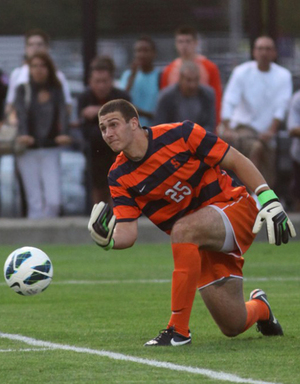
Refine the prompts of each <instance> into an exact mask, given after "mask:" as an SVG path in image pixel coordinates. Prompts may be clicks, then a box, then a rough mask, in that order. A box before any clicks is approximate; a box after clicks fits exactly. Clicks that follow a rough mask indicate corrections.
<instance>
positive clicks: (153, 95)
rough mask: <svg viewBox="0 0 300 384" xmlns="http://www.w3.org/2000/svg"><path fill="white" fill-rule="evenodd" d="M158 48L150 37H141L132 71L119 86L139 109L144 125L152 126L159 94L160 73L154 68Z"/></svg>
mask: <svg viewBox="0 0 300 384" xmlns="http://www.w3.org/2000/svg"><path fill="white" fill-rule="evenodd" d="M155 57H156V46H155V43H154V41H153V40H152V39H151V38H150V37H148V36H142V37H140V38H139V39H138V40H137V41H136V42H135V44H134V58H133V62H132V64H131V69H127V70H126V71H125V72H124V73H123V75H122V76H121V79H120V82H119V85H120V87H121V88H122V89H124V90H126V91H127V92H128V93H129V94H130V96H131V100H132V103H133V104H134V105H135V107H136V108H137V110H138V112H139V115H140V121H141V124H142V125H147V126H148V125H152V123H153V113H154V110H155V107H156V102H157V98H158V93H159V83H160V71H159V70H158V69H157V68H155V67H154V59H155Z"/></svg>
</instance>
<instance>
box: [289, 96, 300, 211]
mask: <svg viewBox="0 0 300 384" xmlns="http://www.w3.org/2000/svg"><path fill="white" fill-rule="evenodd" d="M287 128H288V130H289V132H290V135H291V136H292V138H293V140H292V147H291V157H292V159H293V168H294V175H293V188H292V193H293V198H294V202H295V206H294V209H295V211H297V212H299V211H300V91H298V92H296V93H295V94H294V96H293V98H292V102H291V106H290V109H289V114H288V120H287Z"/></svg>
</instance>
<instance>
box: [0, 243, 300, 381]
mask: <svg viewBox="0 0 300 384" xmlns="http://www.w3.org/2000/svg"><path fill="white" fill-rule="evenodd" d="M40 248H42V249H43V250H44V251H45V252H46V253H48V255H49V256H50V258H51V260H52V262H53V265H54V280H53V283H52V284H51V285H50V287H49V288H48V289H47V290H46V291H45V292H43V293H42V294H40V295H37V296H33V297H23V296H19V295H17V294H16V293H14V292H13V291H11V290H10V289H9V288H8V287H7V286H6V284H5V283H4V278H3V277H2V279H1V284H0V319H1V320H0V324H1V325H0V332H3V333H10V334H19V335H24V336H28V337H32V338H35V339H38V340H45V341H50V342H52V343H59V344H67V345H71V346H76V347H83V348H91V349H96V350H106V351H111V352H117V353H122V354H126V355H130V356H135V357H140V358H145V359H153V360H157V361H162V362H171V363H174V364H180V365H185V366H192V367H198V368H204V369H211V370H214V371H218V372H220V371H222V372H226V373H231V374H235V375H238V376H240V377H243V378H251V379H253V380H261V381H269V382H278V383H284V384H293V383H295V384H298V383H299V382H300V374H299V365H300V357H299V356H300V348H299V346H300V336H299V335H300V324H299V319H300V289H299V288H300V286H299V285H300V278H299V271H300V255H299V251H300V243H299V242H293V243H290V244H288V245H285V246H281V247H275V246H270V245H269V244H264V243H255V244H254V245H253V246H252V248H251V250H250V251H249V252H248V253H247V255H246V263H245V267H244V274H245V277H246V278H247V279H246V281H245V283H244V292H245V297H246V298H248V296H249V293H250V291H251V290H252V289H254V288H262V289H264V290H266V292H267V293H268V297H269V299H270V302H271V304H272V308H273V309H274V312H275V314H276V316H277V317H278V319H279V320H280V322H281V324H282V326H283V328H284V331H285V336H284V337H281V338H266V337H263V336H262V335H261V334H259V333H257V332H256V330H255V327H252V328H251V329H250V330H249V331H247V332H246V333H244V334H242V335H239V336H238V337H237V338H234V339H229V338H226V337H225V336H223V335H222V334H221V332H220V331H219V330H218V328H217V326H216V325H215V324H214V322H213V320H212V319H211V317H210V315H209V313H208V311H207V309H206V308H205V306H204V305H203V302H202V300H201V298H200V295H197V296H196V300H195V304H194V308H193V312H192V316H191V322H190V326H191V330H192V333H193V343H192V345H190V346H186V347H182V348H171V347H169V348H144V347H143V343H144V342H146V341H148V339H150V338H152V337H153V336H156V334H157V333H158V331H159V330H160V329H162V328H164V327H165V326H166V324H167V321H168V318H169V315H170V290H171V283H170V280H171V276H172V268H173V261H172V255H171V250H170V246H169V245H168V244H162V245H136V246H134V248H131V249H128V250H124V251H111V252H104V251H102V250H101V249H99V248H98V247H97V246H96V245H90V246H87V245H82V246H69V245H65V246H63V245H61V246H56V245H53V246H52V245H45V246H42V247H40ZM13 249H14V247H9V246H2V247H0V263H1V265H3V264H4V261H5V259H6V257H7V255H8V254H9V253H10V252H11V251H12V250H13ZM264 278H266V279H264ZM152 279H157V280H160V279H161V280H168V282H160V283H150V282H145V281H141V280H152ZM69 281H94V282H95V283H94V284H64V282H69ZM106 281H114V282H113V283H111V284H106V283H105V282H106ZM101 282H102V283H101ZM25 348H34V347H33V346H29V345H27V344H24V343H22V342H19V341H12V340H9V339H4V338H0V350H8V349H11V350H12V351H11V352H9V351H6V352H0V362H1V363H0V383H3V384H10V383H32V384H34V383H37V384H40V383H72V384H73V383H178V384H179V383H180V384H181V383H183V382H188V383H201V384H202V383H204V384H206V383H207V384H209V383H210V384H212V383H225V384H226V383H230V381H222V382H221V381H218V380H216V379H209V378H207V377H205V376H202V375H196V374H192V373H186V372H176V371H172V370H169V369H163V368H157V367H150V366H147V365H141V364H138V363H134V362H128V361H116V360H112V359H109V358H107V357H101V356H95V355H90V354H84V353H77V352H72V351H62V350H46V351H43V350H40V351H23V349H25Z"/></svg>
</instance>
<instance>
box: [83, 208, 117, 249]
mask: <svg viewBox="0 0 300 384" xmlns="http://www.w3.org/2000/svg"><path fill="white" fill-rule="evenodd" d="M115 226H116V216H114V214H113V211H112V209H111V207H110V206H109V205H108V204H106V203H104V202H103V201H101V202H100V203H99V204H95V205H94V207H93V210H92V213H91V217H90V220H89V224H88V229H89V231H90V234H91V237H92V239H93V240H94V241H95V242H96V243H97V244H98V245H99V246H100V247H102V248H103V249H105V250H106V251H108V250H110V249H112V248H113V246H114V239H113V238H112V235H113V232H114V229H115Z"/></svg>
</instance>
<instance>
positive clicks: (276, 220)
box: [252, 190, 296, 245]
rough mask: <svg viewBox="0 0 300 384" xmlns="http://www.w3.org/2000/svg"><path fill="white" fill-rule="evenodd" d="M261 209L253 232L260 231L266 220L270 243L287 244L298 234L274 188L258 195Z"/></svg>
mask: <svg viewBox="0 0 300 384" xmlns="http://www.w3.org/2000/svg"><path fill="white" fill-rule="evenodd" d="M257 198H258V201H259V203H260V205H261V206H262V207H261V210H260V211H259V212H258V215H257V217H256V220H255V223H254V226H253V229H252V231H253V233H258V232H259V231H260V229H261V227H262V225H263V222H264V221H266V225H267V236H268V240H269V243H270V244H276V245H281V242H283V243H284V244H286V243H287V242H288V241H289V235H290V236H291V237H295V236H296V231H295V228H294V226H293V224H292V222H291V220H290V219H289V218H288V216H287V214H286V213H285V211H284V209H283V207H282V205H281V203H280V202H279V200H278V197H277V196H276V195H275V193H274V192H273V191H272V190H267V191H264V192H262V193H260V194H259V195H258V197H257Z"/></svg>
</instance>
